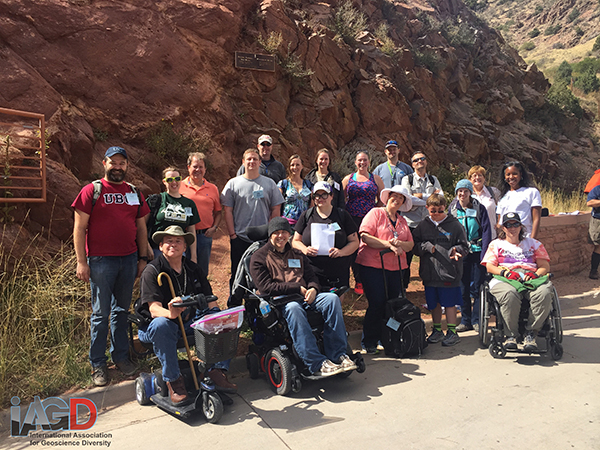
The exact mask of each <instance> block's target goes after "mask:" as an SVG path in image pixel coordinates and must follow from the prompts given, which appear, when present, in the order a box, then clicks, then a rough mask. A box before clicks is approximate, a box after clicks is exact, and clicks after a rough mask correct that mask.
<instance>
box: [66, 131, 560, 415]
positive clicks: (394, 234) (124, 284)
mask: <svg viewBox="0 0 600 450" xmlns="http://www.w3.org/2000/svg"><path fill="white" fill-rule="evenodd" d="M272 147H273V139H272V138H271V136H268V135H262V136H260V137H259V138H258V143H257V148H250V149H248V150H246V151H245V152H244V153H243V155H242V165H241V167H240V169H239V170H238V175H237V176H236V177H234V178H232V179H231V180H229V181H228V182H227V183H226V185H225V187H224V188H223V190H222V192H221V193H220V194H219V191H218V189H217V187H216V186H215V185H214V184H211V183H209V182H208V181H207V180H206V179H205V178H204V176H205V172H206V157H205V155H204V154H202V153H192V154H190V155H189V158H188V161H187V169H188V176H187V177H185V178H183V175H182V173H181V172H180V171H179V169H178V168H175V167H168V168H166V169H165V170H164V171H163V177H162V182H163V184H164V186H165V192H162V193H161V194H155V195H152V196H150V197H149V198H148V199H147V201H146V200H145V199H144V197H143V195H142V194H141V193H140V192H139V191H138V190H137V189H136V188H135V186H133V185H131V184H129V183H126V182H125V181H124V179H125V176H126V173H127V169H128V164H129V161H128V157H127V153H126V151H125V150H124V149H122V148H120V147H111V148H109V149H108V150H107V152H106V154H105V158H104V160H103V165H104V169H105V176H104V178H103V179H102V180H99V181H96V182H93V183H91V184H89V185H87V186H85V187H84V188H83V189H82V191H81V192H80V194H79V195H78V196H77V198H76V200H75V201H74V202H73V205H72V206H73V208H74V209H75V225H74V244H75V250H76V255H77V276H78V277H79V278H80V279H82V280H84V281H89V282H90V287H91V292H92V310H93V311H92V319H91V345H90V362H91V365H92V379H93V381H94V383H95V384H96V385H104V384H106V383H107V382H108V371H107V360H108V358H107V355H106V351H105V350H106V348H105V346H106V339H107V335H108V329H109V324H110V339H111V349H110V352H111V357H112V360H113V362H114V363H115V364H116V366H117V367H118V368H119V369H120V370H121V371H122V372H123V373H125V374H126V375H130V374H133V373H134V372H135V370H136V366H135V364H133V363H132V362H131V361H130V360H129V357H128V341H127V335H126V321H127V312H128V309H129V306H130V302H131V293H132V288H133V282H134V280H135V278H136V277H137V276H141V280H142V282H141V305H144V307H145V308H146V309H147V311H148V312H149V314H150V317H151V319H152V320H151V321H150V323H149V324H148V325H147V326H143V327H142V329H141V330H140V333H139V337H140V340H142V341H145V342H149V343H152V344H153V345H154V349H155V352H156V354H157V356H158V358H159V360H160V362H161V363H162V365H163V378H164V380H165V381H166V382H167V385H168V387H169V391H170V393H171V399H172V401H173V402H174V403H179V402H183V401H186V400H187V398H186V392H185V386H184V385H183V379H182V376H181V373H180V372H179V367H178V365H177V361H176V342H177V339H178V337H179V334H178V333H180V332H179V329H178V327H177V325H176V322H175V319H177V318H178V317H179V316H182V318H183V319H184V320H183V321H184V322H185V325H186V326H187V327H189V324H190V323H191V322H192V320H193V319H194V318H196V317H198V315H199V314H207V313H210V312H211V310H218V307H217V305H216V303H211V304H203V305H201V307H200V308H198V309H197V311H195V312H190V311H189V310H186V309H184V308H178V307H175V306H173V304H176V303H177V302H178V301H180V299H181V297H182V296H185V295H190V294H198V293H202V294H205V295H210V294H212V290H211V287H210V283H209V282H208V280H207V274H208V270H209V261H210V253H211V246H212V237H213V235H214V233H215V232H216V230H217V229H218V228H219V226H220V225H221V224H222V217H224V219H225V220H224V225H225V226H224V227H223V226H222V227H221V229H222V230H223V231H225V232H227V234H228V235H229V239H230V263H231V279H230V286H231V284H232V283H233V280H234V279H235V277H236V272H237V269H238V266H239V263H240V260H241V258H242V256H243V254H244V252H245V251H246V250H247V249H248V247H249V246H250V245H251V244H252V242H251V239H250V238H249V237H248V235H247V234H246V232H247V231H246V230H247V228H248V227H251V226H257V225H267V224H268V242H267V245H265V247H264V248H263V249H261V250H259V251H257V252H256V253H255V254H254V255H253V257H252V261H251V274H252V277H253V280H254V282H255V285H256V287H257V288H258V290H259V291H260V292H261V293H264V294H269V295H281V294H287V293H300V294H301V295H303V296H304V298H305V302H304V305H300V304H294V305H295V306H289V307H286V308H285V311H283V312H284V315H285V317H286V320H287V322H288V324H289V328H290V332H291V334H292V339H293V342H294V346H295V348H296V350H297V351H298V353H299V355H300V356H301V358H302V359H303V361H304V362H305V364H306V366H307V367H309V369H310V370H311V371H312V372H313V373H315V374H319V375H322V376H329V375H333V374H336V373H340V372H342V371H347V370H354V369H355V368H356V366H355V365H354V363H353V362H352V360H351V359H350V358H349V357H348V355H347V354H346V345H347V343H346V330H345V327H344V321H343V316H342V311H341V302H340V300H339V298H338V297H337V296H336V295H335V294H329V293H327V292H328V291H329V290H330V289H331V288H339V287H342V286H349V285H350V268H351V267H352V271H353V275H354V279H355V291H356V292H357V293H359V294H362V293H364V294H365V296H366V298H367V300H368V308H367V312H366V315H365V319H364V327H363V338H362V345H363V347H364V349H365V351H366V352H367V353H371V354H373V353H377V351H378V349H377V346H378V344H379V343H380V339H381V326H382V321H383V318H384V311H385V301H386V293H385V291H384V288H383V286H384V283H383V277H386V281H387V286H388V293H387V295H388V296H389V297H390V298H393V297H397V296H398V295H400V293H401V291H402V289H401V286H402V284H403V285H404V286H407V285H408V282H409V281H410V264H411V260H412V257H413V254H414V255H417V256H418V257H419V258H420V264H419V265H420V267H419V275H420V277H421V279H422V280H423V283H424V285H425V295H426V301H427V307H428V308H429V309H430V310H431V311H432V316H433V331H432V334H431V335H430V336H429V337H428V340H429V342H430V343H436V342H440V341H441V342H442V345H455V344H456V343H457V342H459V340H460V339H459V337H458V332H461V331H467V330H470V329H474V328H475V329H477V327H478V324H479V311H478V302H477V301H475V302H474V303H473V307H471V303H472V301H473V299H476V298H477V296H478V294H477V292H478V290H479V284H480V283H481V282H482V280H483V277H484V274H485V272H486V269H487V272H488V273H490V274H492V275H493V276H494V281H492V282H491V283H490V287H491V289H492V293H493V294H494V295H496V296H497V297H498V300H499V302H500V304H501V309H502V314H503V317H504V318H505V320H506V321H507V328H508V330H509V332H510V333H511V334H510V336H509V339H513V338H514V339H516V337H517V333H518V326H517V325H516V324H515V320H518V317H517V318H516V319H515V314H518V309H519V308H518V307H517V303H518V305H520V299H521V297H522V296H523V294H522V292H521V290H520V289H519V287H518V286H517V285H516V283H518V282H520V281H531V280H537V281H536V283H537V285H539V286H540V287H539V288H537V289H536V290H535V291H531V295H530V294H529V293H530V291H528V292H527V294H526V295H530V297H531V299H530V300H531V303H532V308H531V310H532V313H533V315H534V320H533V321H532V322H531V324H532V325H531V330H530V334H528V336H530V337H529V338H527V340H526V341H525V345H527V346H528V348H529V349H531V348H533V346H535V333H536V332H537V331H539V328H540V327H541V324H543V321H544V320H545V316H547V313H548V311H549V303H548V299H549V298H550V297H549V295H547V292H546V291H547V289H548V285H549V282H548V281H547V277H546V275H547V273H548V270H549V264H548V261H549V257H548V254H547V252H546V251H545V249H544V247H543V245H542V244H541V243H539V242H538V241H537V240H535V237H536V236H537V233H538V230H539V222H540V215H541V214H540V210H541V197H540V193H539V191H538V190H537V189H536V188H535V187H533V186H532V183H531V179H530V176H529V174H528V173H527V171H526V169H525V168H524V167H523V165H522V164H521V163H519V162H509V163H507V164H505V165H504V167H503V169H502V179H503V181H502V186H501V189H500V190H498V189H496V188H492V187H490V186H487V185H486V170H485V169H484V168H483V167H481V166H474V167H472V168H471V169H470V170H469V172H468V178H466V179H463V180H460V181H459V182H458V183H457V184H456V187H455V198H454V199H453V200H452V201H451V202H450V204H449V205H448V202H447V200H446V198H445V197H444V192H443V190H442V187H441V185H440V182H439V180H438V179H437V178H436V177H435V176H433V175H431V174H429V173H427V157H426V155H425V154H424V153H423V152H416V153H414V154H413V155H412V156H411V160H410V162H411V165H408V164H406V163H404V162H402V161H400V160H399V146H398V142H396V141H389V142H387V144H386V146H385V150H384V151H385V155H386V157H387V160H386V161H385V162H384V163H383V164H381V165H379V166H378V167H377V168H375V170H373V171H370V155H369V153H368V152H366V151H359V152H358V153H357V154H356V158H355V165H356V171H355V172H354V173H351V174H349V175H347V176H345V177H344V178H342V177H341V176H340V175H339V174H337V173H335V172H333V171H331V169H330V165H331V153H330V152H329V151H328V150H327V149H322V150H319V151H318V152H317V155H316V167H315V168H314V169H313V170H311V171H310V172H308V174H307V175H306V176H303V175H302V173H303V169H304V165H303V161H302V158H301V157H300V156H299V155H293V156H291V157H290V158H289V161H288V168H287V173H286V168H285V167H284V165H283V164H282V163H281V162H279V161H277V160H276V159H275V158H274V156H273V155H272ZM411 166H412V167H411ZM222 212H223V214H222ZM115 236H119V238H118V239H115ZM387 249H389V250H390V252H388V253H387V254H385V255H384V256H380V252H381V251H382V250H387ZM162 272H166V273H167V274H168V275H169V276H170V278H171V279H172V280H173V281H174V283H173V285H174V286H175V291H176V292H175V296H173V295H172V293H171V292H170V291H169V290H168V289H165V288H164V287H161V286H159V284H158V283H157V281H156V278H157V275H158V274H159V273H162ZM544 277H545V278H544ZM542 286H543V288H542ZM534 293H535V294H534ZM538 294H539V295H538ZM173 297H175V298H173ZM538 297H539V298H538ZM538 303H539V305H538ZM457 307H460V308H461V313H462V319H461V322H460V324H458V326H457V325H456V324H457ZM305 308H316V309H317V310H319V311H320V312H321V313H322V314H323V316H324V319H325V323H326V328H325V341H326V342H327V343H326V346H325V347H326V351H325V353H326V354H325V355H323V354H321V353H320V352H319V349H318V348H317V346H316V342H314V339H311V336H312V333H310V327H309V326H308V323H307V320H306V312H305ZM443 309H445V313H446V319H447V324H448V325H447V332H446V334H444V333H443V332H442V320H441V319H442V312H443ZM515 311H516V313H515ZM512 344H513V341H512V340H510V342H508V344H507V345H512ZM515 345H516V343H515ZM227 368H228V361H224V362H222V363H218V364H216V365H215V366H213V367H211V368H209V371H208V376H210V377H211V378H212V379H213V381H214V382H215V384H217V386H219V387H220V388H222V389H224V390H228V391H234V390H235V389H236V386H235V385H234V384H232V383H230V382H229V380H228V379H227V375H226V372H227Z"/></svg>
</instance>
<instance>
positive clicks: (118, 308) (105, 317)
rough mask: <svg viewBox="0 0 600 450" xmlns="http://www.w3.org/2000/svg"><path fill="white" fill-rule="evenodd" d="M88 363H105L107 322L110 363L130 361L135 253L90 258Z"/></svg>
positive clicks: (95, 365) (100, 364) (95, 364)
mask: <svg viewBox="0 0 600 450" xmlns="http://www.w3.org/2000/svg"><path fill="white" fill-rule="evenodd" d="M88 264H89V266H90V288H91V291H92V316H91V318H90V334H91V343H90V363H91V364H92V367H99V366H102V365H104V364H106V361H107V360H108V358H107V356H106V338H107V336H108V324H109V321H110V354H111V358H112V360H113V362H115V363H117V362H122V361H125V360H126V359H128V358H129V340H128V339H127V314H128V312H129V307H130V306H131V293H132V290H133V282H134V281H135V277H136V275H137V252H136V253H132V254H131V255H128V256H90V257H89V258H88Z"/></svg>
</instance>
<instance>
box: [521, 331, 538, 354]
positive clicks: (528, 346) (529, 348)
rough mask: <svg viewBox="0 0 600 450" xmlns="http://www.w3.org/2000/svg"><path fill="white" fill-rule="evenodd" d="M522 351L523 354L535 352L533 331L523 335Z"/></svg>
mask: <svg viewBox="0 0 600 450" xmlns="http://www.w3.org/2000/svg"><path fill="white" fill-rule="evenodd" d="M523 351H525V352H529V353H531V352H537V343H536V342H535V333H534V332H533V331H529V332H528V333H527V334H526V335H525V339H524V340H523Z"/></svg>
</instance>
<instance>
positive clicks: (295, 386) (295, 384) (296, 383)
mask: <svg viewBox="0 0 600 450" xmlns="http://www.w3.org/2000/svg"><path fill="white" fill-rule="evenodd" d="M300 389H302V380H301V379H300V377H296V378H294V379H293V381H292V392H293V393H294V394H297V393H298V392H300Z"/></svg>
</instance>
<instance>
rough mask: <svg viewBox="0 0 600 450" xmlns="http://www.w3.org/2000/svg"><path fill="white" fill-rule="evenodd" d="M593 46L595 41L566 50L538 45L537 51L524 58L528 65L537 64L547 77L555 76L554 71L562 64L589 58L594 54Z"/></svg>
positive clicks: (534, 50)
mask: <svg viewBox="0 0 600 450" xmlns="http://www.w3.org/2000/svg"><path fill="white" fill-rule="evenodd" d="M593 46H594V39H590V40H589V41H587V42H585V43H583V44H579V45H576V46H575V47H572V48H565V49H558V48H547V47H545V46H540V45H538V46H537V47H536V48H535V49H533V50H532V51H530V52H528V53H527V54H526V55H522V56H523V59H525V61H526V62H527V63H528V64H531V63H533V62H535V64H536V66H537V67H538V69H540V70H541V71H542V72H544V73H545V74H546V75H553V73H552V69H553V68H554V69H555V68H557V67H558V66H559V65H560V63H561V62H563V61H567V62H568V63H574V62H577V61H581V60H582V59H584V58H586V57H588V56H589V55H590V54H591V52H592V47H593ZM547 72H548V73H547Z"/></svg>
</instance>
